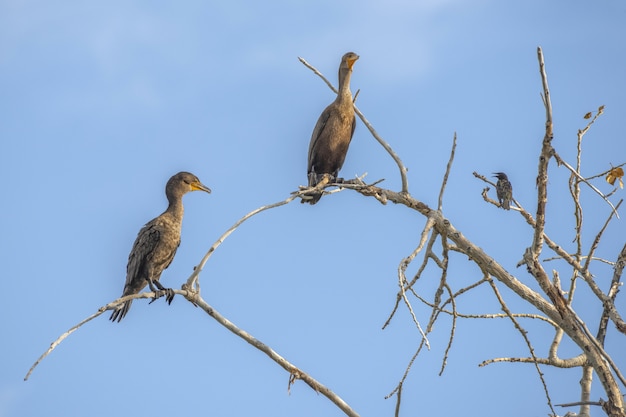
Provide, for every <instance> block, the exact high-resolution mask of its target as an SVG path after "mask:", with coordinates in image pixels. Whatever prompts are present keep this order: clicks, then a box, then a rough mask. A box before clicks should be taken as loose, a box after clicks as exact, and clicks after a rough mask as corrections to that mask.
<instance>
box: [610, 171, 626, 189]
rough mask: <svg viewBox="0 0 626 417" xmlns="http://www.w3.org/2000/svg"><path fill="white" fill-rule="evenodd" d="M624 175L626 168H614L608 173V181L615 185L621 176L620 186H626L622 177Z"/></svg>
mask: <svg viewBox="0 0 626 417" xmlns="http://www.w3.org/2000/svg"><path fill="white" fill-rule="evenodd" d="M623 176H624V170H623V169H622V168H621V167H617V168H613V169H612V170H610V171H609V173H608V174H606V182H608V183H609V184H611V185H615V180H616V179H618V178H619V185H620V188H624V182H623V181H622V177H623Z"/></svg>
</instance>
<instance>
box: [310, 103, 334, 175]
mask: <svg viewBox="0 0 626 417" xmlns="http://www.w3.org/2000/svg"><path fill="white" fill-rule="evenodd" d="M331 113H332V111H331V108H330V106H328V107H326V108H325V109H324V111H323V112H322V114H320V117H319V119H317V123H315V127H314V128H313V133H312V134H311V142H310V143H309V166H308V172H311V169H312V168H313V155H314V153H315V148H316V146H317V142H318V140H319V138H320V137H321V136H322V132H323V131H324V128H325V127H326V122H328V119H329V118H330V115H331Z"/></svg>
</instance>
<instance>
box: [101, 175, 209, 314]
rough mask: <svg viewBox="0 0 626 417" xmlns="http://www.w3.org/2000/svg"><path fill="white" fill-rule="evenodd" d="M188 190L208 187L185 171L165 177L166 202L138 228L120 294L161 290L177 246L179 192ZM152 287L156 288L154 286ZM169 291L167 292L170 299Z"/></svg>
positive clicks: (126, 305) (120, 311)
mask: <svg viewBox="0 0 626 417" xmlns="http://www.w3.org/2000/svg"><path fill="white" fill-rule="evenodd" d="M190 191H206V192H207V193H210V192H211V190H210V189H209V187H207V186H206V185H204V184H202V183H201V182H200V180H199V179H198V177H196V176H195V175H193V174H190V173H189V172H179V173H178V174H176V175H174V176H173V177H172V178H170V179H169V181H168V182H167V185H166V186H165V195H166V196H167V201H168V203H169V205H168V206H167V210H165V211H164V212H163V214H161V215H160V216H158V217H156V218H154V219H152V220H151V221H149V222H148V223H146V225H145V226H144V227H143V228H142V229H141V230H140V231H139V234H138V235H137V239H135V243H134V244H133V249H132V250H131V251H130V255H128V265H127V266H126V283H125V284H124V292H123V293H122V297H124V296H126V295H131V294H138V293H139V291H141V290H142V289H143V288H144V287H145V286H146V285H149V286H150V289H151V290H152V291H156V289H157V288H158V289H159V290H165V288H164V287H163V286H162V285H161V283H159V278H160V277H161V273H162V272H163V270H164V269H165V268H167V267H168V266H169V265H170V263H171V262H172V259H174V255H175V254H176V250H177V249H178V246H179V245H180V231H181V226H182V221H183V195H184V194H186V193H188V192H190ZM155 286H156V288H155ZM173 298H174V294H173V293H169V294H168V295H167V298H166V299H167V301H168V302H170V303H171V302H172V299H173ZM132 302H133V300H128V301H126V302H125V303H124V304H122V305H121V306H119V307H117V308H116V309H115V310H113V313H112V314H111V317H110V320H112V321H116V320H117V321H118V322H119V321H120V320H122V319H123V318H124V316H126V313H128V310H129V309H130V305H131V304H132Z"/></svg>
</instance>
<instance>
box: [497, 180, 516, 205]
mask: <svg viewBox="0 0 626 417" xmlns="http://www.w3.org/2000/svg"><path fill="white" fill-rule="evenodd" d="M494 174H495V175H494V177H496V178H497V179H498V182H497V183H496V194H497V195H498V200H499V201H500V207H502V208H503V209H505V210H509V209H510V208H511V200H512V199H513V187H512V186H511V182H510V181H509V178H508V177H507V176H506V174H505V173H504V172H494Z"/></svg>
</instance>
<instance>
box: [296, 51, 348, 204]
mask: <svg viewBox="0 0 626 417" xmlns="http://www.w3.org/2000/svg"><path fill="white" fill-rule="evenodd" d="M357 59H359V56H358V55H357V54H355V53H354V52H348V53H347V54H345V55H344V56H343V57H342V58H341V64H340V65H339V93H338V94H337V98H336V99H335V101H333V102H332V103H330V104H329V105H328V107H326V108H325V109H324V111H323V112H322V114H321V115H320V117H319V119H317V123H316V124H315V128H314V129H313V134H312V135H311V142H310V144H309V163H308V167H307V174H308V177H309V187H314V186H316V185H317V184H318V182H319V181H320V180H321V179H322V178H323V177H324V174H329V175H330V177H331V182H334V181H336V180H337V175H339V170H340V169H341V167H342V166H343V162H344V160H345V159H346V154H347V153H348V146H350V141H351V140H352V135H353V134H354V128H355V126H356V120H355V117H354V104H353V101H352V93H351V92H350V76H351V74H352V66H353V65H354V63H355V62H356V60H357ZM321 197H322V194H321V193H320V194H319V195H317V196H314V197H313V198H311V199H309V200H306V201H305V200H302V201H301V202H303V203H304V202H307V203H310V204H315V203H317V202H318V201H319V199H320V198H321Z"/></svg>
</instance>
